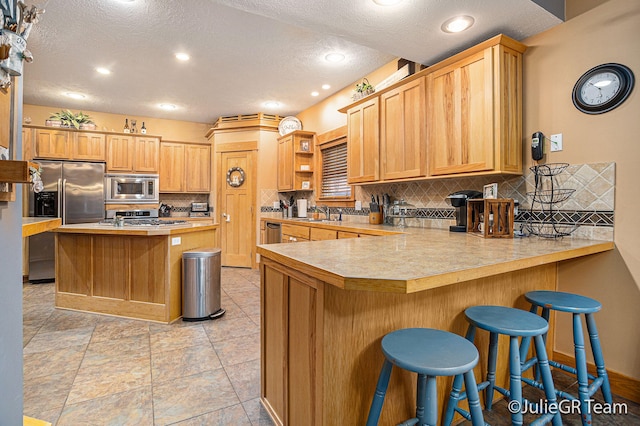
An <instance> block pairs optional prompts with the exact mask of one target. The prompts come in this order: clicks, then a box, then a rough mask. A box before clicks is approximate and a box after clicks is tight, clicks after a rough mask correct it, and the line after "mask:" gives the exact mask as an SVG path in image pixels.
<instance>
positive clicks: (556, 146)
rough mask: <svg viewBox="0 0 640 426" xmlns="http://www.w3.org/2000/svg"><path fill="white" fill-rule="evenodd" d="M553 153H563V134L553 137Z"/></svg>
mask: <svg viewBox="0 0 640 426" xmlns="http://www.w3.org/2000/svg"><path fill="white" fill-rule="evenodd" d="M550 148H551V152H556V151H562V133H558V134H555V135H551V146H550Z"/></svg>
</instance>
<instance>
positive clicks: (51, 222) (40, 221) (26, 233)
mask: <svg viewBox="0 0 640 426" xmlns="http://www.w3.org/2000/svg"><path fill="white" fill-rule="evenodd" d="M61 224H62V219H60V218H55V217H23V218H22V238H25V237H30V236H32V235H36V234H40V233H42V232H47V231H51V230H52V229H55V228H57V227H58V226H60V225H61Z"/></svg>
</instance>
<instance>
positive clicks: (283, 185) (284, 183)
mask: <svg viewBox="0 0 640 426" xmlns="http://www.w3.org/2000/svg"><path fill="white" fill-rule="evenodd" d="M291 190H293V135H289V136H286V137H284V138H280V139H278V191H291Z"/></svg>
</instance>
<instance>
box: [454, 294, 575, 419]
mask: <svg viewBox="0 0 640 426" xmlns="http://www.w3.org/2000/svg"><path fill="white" fill-rule="evenodd" d="M464 313H465V316H466V318H467V321H468V322H469V329H468V331H467V336H466V337H467V339H468V340H469V341H471V342H473V341H474V339H475V335H476V329H477V328H481V329H483V330H486V331H488V332H489V355H488V368H487V380H486V381H484V382H482V383H479V384H478V390H483V389H484V390H485V392H486V395H485V404H486V409H487V410H491V406H492V404H493V392H494V391H497V392H500V393H501V394H503V395H504V396H506V397H507V398H509V400H510V401H512V402H511V403H510V404H509V409H510V411H511V423H512V424H514V425H521V424H522V423H523V414H522V411H523V409H524V407H525V403H526V404H528V405H529V406H531V407H532V408H534V411H535V412H538V413H540V412H543V411H544V407H539V408H538V407H537V404H536V403H533V402H529V401H526V400H525V399H524V398H523V396H522V365H521V358H520V350H519V343H518V338H519V337H523V338H525V337H528V338H531V337H533V339H534V343H535V349H536V354H537V356H538V365H539V369H540V374H541V375H542V385H541V386H539V387H540V388H542V389H543V390H544V393H545V396H546V398H547V405H546V406H547V407H557V402H556V393H555V389H554V386H553V378H552V377H551V370H550V368H549V363H548V360H547V353H546V348H545V344H544V340H543V335H545V334H546V333H547V330H548V329H549V323H548V322H547V321H546V320H545V319H543V318H541V317H539V316H537V315H535V314H532V313H531V312H527V311H523V310H520V309H515V308H508V307H505V306H472V307H470V308H468V309H466V310H465V312H464ZM500 334H502V335H506V336H509V374H510V380H509V389H504V388H502V387H499V386H497V385H496V384H495V379H496V363H497V356H498V335H500ZM461 385H462V377H460V376H456V378H455V379H454V381H453V386H452V390H451V395H450V398H449V403H448V404H447V409H446V411H445V418H444V424H449V423H450V422H451V420H452V419H453V415H454V413H455V412H458V413H460V414H462V415H463V416H464V417H465V418H466V417H467V414H468V413H467V412H466V411H464V410H462V409H461V408H459V407H458V401H461V400H463V399H466V398H467V395H466V394H465V393H461V392H460V389H461ZM467 394H468V390H467ZM549 421H551V422H552V423H553V424H554V425H556V426H561V425H562V419H561V418H560V413H559V411H557V410H555V411H554V410H549V412H548V413H544V414H543V415H542V416H540V417H539V418H538V419H537V420H536V421H535V422H533V423H531V424H543V423H547V422H549ZM448 422H449V423H448Z"/></svg>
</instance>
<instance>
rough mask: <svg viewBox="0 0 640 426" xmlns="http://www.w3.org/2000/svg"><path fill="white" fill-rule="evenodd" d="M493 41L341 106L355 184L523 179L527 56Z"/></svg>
mask: <svg viewBox="0 0 640 426" xmlns="http://www.w3.org/2000/svg"><path fill="white" fill-rule="evenodd" d="M525 50H526V46H524V45H523V44H521V43H519V42H517V41H515V40H513V39H510V38H509V37H506V36H504V35H499V36H496V37H493V38H491V39H489V40H487V41H485V42H482V43H480V44H478V45H476V46H474V47H472V48H469V49H467V50H465V51H464V52H461V53H458V54H456V55H454V56H452V57H450V58H447V59H445V60H443V61H442V62H439V63H437V64H434V65H432V66H430V67H429V68H427V69H425V70H423V71H421V72H419V73H417V74H415V75H413V76H410V77H407V79H406V80H403V81H402V82H398V83H395V84H394V85H392V86H391V87H389V88H385V89H383V90H382V91H381V92H380V93H376V94H375V95H371V96H370V97H369V98H365V99H363V100H360V101H358V102H356V103H354V104H352V105H350V106H346V107H345V108H343V109H341V110H340V111H341V112H344V113H346V114H347V127H348V130H347V136H348V145H347V146H348V148H347V149H348V156H347V161H348V182H349V183H351V184H359V183H368V182H387V181H392V180H397V179H403V180H414V179H427V178H442V177H451V176H457V175H460V174H467V175H471V174H476V175H477V174H489V173H491V174H498V173H500V174H522V54H523V53H524V51H525Z"/></svg>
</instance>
